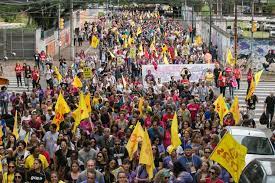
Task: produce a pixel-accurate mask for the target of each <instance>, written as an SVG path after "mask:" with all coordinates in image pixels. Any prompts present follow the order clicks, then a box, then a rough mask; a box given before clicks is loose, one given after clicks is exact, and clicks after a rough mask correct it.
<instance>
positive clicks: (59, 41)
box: [58, 1, 61, 60]
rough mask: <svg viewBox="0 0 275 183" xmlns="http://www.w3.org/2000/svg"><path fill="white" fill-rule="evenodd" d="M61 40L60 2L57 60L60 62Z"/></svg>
mask: <svg viewBox="0 0 275 183" xmlns="http://www.w3.org/2000/svg"><path fill="white" fill-rule="evenodd" d="M60 44H61V40H60V1H59V4H58V60H60V50H61V48H60V47H61V45H60Z"/></svg>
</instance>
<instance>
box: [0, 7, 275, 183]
mask: <svg viewBox="0 0 275 183" xmlns="http://www.w3.org/2000/svg"><path fill="white" fill-rule="evenodd" d="M108 22H109V23H108ZM83 26H84V25H83ZM81 31H82V32H81V34H80V35H78V36H75V38H74V39H75V42H76V41H78V43H79V45H81V44H82V42H84V41H86V39H87V38H89V41H90V44H91V49H94V50H96V51H98V52H100V55H97V53H94V52H93V53H92V54H89V53H86V52H84V50H81V51H79V52H78V53H77V54H76V56H75V60H74V62H73V64H71V63H70V62H69V61H65V58H63V57H62V60H60V63H59V62H58V61H56V60H54V61H51V64H52V65H51V64H50V63H47V64H45V63H46V60H47V56H46V55H47V54H46V53H45V52H41V53H40V55H39V56H38V52H37V54H35V56H34V57H35V61H36V66H34V67H33V68H30V67H29V66H26V69H25V70H24V72H25V76H26V78H27V79H28V78H29V79H30V78H31V79H32V84H33V88H32V90H31V88H29V89H30V92H28V93H24V94H14V95H12V99H14V100H13V101H18V102H17V105H15V107H14V108H13V110H12V111H9V110H8V103H9V95H8V93H6V88H5V87H2V88H1V92H0V104H1V112H2V116H1V119H2V121H1V125H0V126H1V130H0V137H1V141H0V142H1V144H0V155H1V157H2V158H1V165H2V167H3V169H2V170H1V171H2V172H3V173H4V174H2V177H1V176H0V178H2V180H3V179H4V177H8V182H13V181H14V182H20V180H26V181H28V182H62V181H65V182H76V183H86V182H93V183H105V182H106V183H113V182H118V183H142V182H153V181H154V182H164V183H169V182H171V183H172V182H173V183H175V182H178V183H182V182H188V183H189V182H190V183H191V182H226V181H227V179H228V177H226V178H224V177H225V176H223V174H225V173H227V174H228V172H227V170H226V169H224V168H223V167H222V166H220V165H219V164H218V163H217V162H214V161H213V160H212V159H211V157H210V154H211V152H214V150H215V148H216V146H218V145H219V142H220V137H219V134H220V132H222V131H223V128H224V127H225V126H234V125H236V124H238V123H239V122H240V120H245V119H237V118H236V116H235V113H238V112H239V111H237V109H238V108H237V107H235V108H234V109H235V111H230V112H228V111H229V109H230V107H232V106H234V105H238V104H234V102H233V99H232V100H231V99H230V100H229V101H226V102H225V100H224V97H225V96H226V95H227V93H226V87H229V89H230V93H229V95H231V97H233V96H234V88H236V87H238V88H239V86H240V84H239V82H240V78H241V73H240V71H239V70H238V67H236V68H235V70H232V68H231V67H227V68H225V67H224V66H223V64H222V61H217V60H215V62H214V60H213V59H212V58H216V57H217V56H216V54H217V53H216V51H217V49H218V48H217V47H216V46H215V45H212V47H211V49H210V48H208V47H207V46H206V44H205V43H204V42H203V40H202V38H201V36H198V34H199V33H196V34H195V32H194V31H193V30H192V31H191V36H192V38H191V37H190V36H189V34H188V29H187V27H185V26H184V25H183V24H182V23H181V22H180V21H177V20H174V19H171V18H166V17H164V16H160V14H159V12H157V11H153V12H147V11H132V10H131V9H130V10H124V11H121V12H120V13H114V14H113V15H112V20H108V17H107V16H102V17H99V18H98V19H96V20H93V21H92V20H91V22H86V23H85V27H84V28H83V29H82V30H81ZM192 40H193V41H192ZM75 44H77V43H75ZM210 53H212V54H213V56H211V54H210ZM58 64H59V65H58ZM183 64H184V65H183ZM40 65H41V67H42V71H40V70H39V69H40ZM169 65H173V67H174V66H175V68H176V69H177V71H175V70H170V69H169V67H167V66H169ZM45 66H46V67H45ZM198 66H199V67H198ZM17 67H20V65H17ZM44 67H45V68H44ZM195 67H198V68H197V71H194V70H193V69H192V68H195ZM15 71H16V77H17V73H18V81H19V82H18V85H19V83H20V77H19V73H21V72H22V71H21V70H20V69H15ZM159 73H160V74H159ZM167 73H168V74H167ZM230 78H233V79H230ZM252 78H253V75H252ZM42 79H43V80H46V84H47V86H46V87H42V85H40V80H42ZM28 82H29V81H28ZM248 82H251V80H250V79H249V78H248ZM218 89H220V94H221V95H218V93H219V91H218ZM251 100H252V103H253V102H254V98H253V97H252V98H251V99H250V100H249V101H248V103H249V104H248V105H250V106H251V108H250V110H253V107H252V104H251ZM255 102H256V101H255ZM266 103H267V109H268V110H267V112H268V113H269V114H270V116H271V119H272V115H271V112H272V108H271V107H270V98H268V99H267V100H266ZM253 104H254V103H253ZM19 105H20V106H23V107H17V106H19ZM217 105H219V106H220V107H222V108H223V109H224V111H227V112H226V113H224V114H221V112H220V111H218V109H217ZM254 106H255V105H254ZM273 109H274V108H273ZM273 112H274V110H273ZM9 114H10V115H9ZM3 115H9V116H8V117H7V118H4V117H3ZM249 125H250V124H249ZM1 132H2V133H1ZM175 137H176V138H177V139H178V141H177V143H176V145H175V140H174V139H175ZM1 148H2V149H1ZM13 167H14V169H13ZM19 170H23V172H26V173H23V174H21V173H20V172H21V171H19ZM4 175H5V176H4ZM228 175H229V174H228Z"/></svg>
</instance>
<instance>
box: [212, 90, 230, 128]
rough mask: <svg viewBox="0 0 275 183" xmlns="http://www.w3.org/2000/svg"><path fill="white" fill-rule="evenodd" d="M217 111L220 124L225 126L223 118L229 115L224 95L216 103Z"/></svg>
mask: <svg viewBox="0 0 275 183" xmlns="http://www.w3.org/2000/svg"><path fill="white" fill-rule="evenodd" d="M214 105H215V111H216V112H217V113H218V114H219V117H220V124H221V125H222V124H223V118H224V116H225V115H226V114H227V113H228V109H227V106H226V103H225V101H224V98H223V95H222V94H221V95H220V96H219V97H218V98H217V99H216V101H215V102H214Z"/></svg>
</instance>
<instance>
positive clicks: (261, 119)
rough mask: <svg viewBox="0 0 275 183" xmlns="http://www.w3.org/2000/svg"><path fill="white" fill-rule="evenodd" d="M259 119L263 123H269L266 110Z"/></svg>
mask: <svg viewBox="0 0 275 183" xmlns="http://www.w3.org/2000/svg"><path fill="white" fill-rule="evenodd" d="M259 121H260V124H261V125H266V124H267V123H268V117H267V115H266V113H265V112H263V113H262V115H261V117H260V120H259Z"/></svg>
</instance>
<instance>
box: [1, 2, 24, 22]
mask: <svg viewBox="0 0 275 183" xmlns="http://www.w3.org/2000/svg"><path fill="white" fill-rule="evenodd" d="M18 12H19V8H18V6H12V5H0V17H1V19H3V20H4V21H5V22H13V21H14V20H15V19H16V14H17V13H18Z"/></svg>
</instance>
